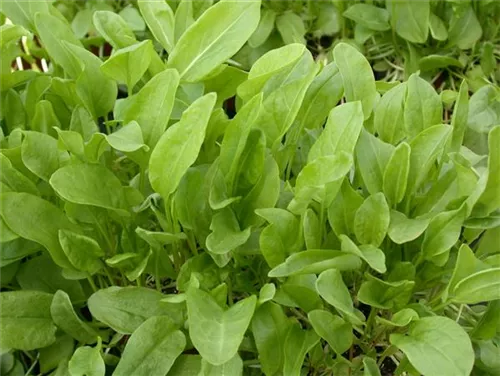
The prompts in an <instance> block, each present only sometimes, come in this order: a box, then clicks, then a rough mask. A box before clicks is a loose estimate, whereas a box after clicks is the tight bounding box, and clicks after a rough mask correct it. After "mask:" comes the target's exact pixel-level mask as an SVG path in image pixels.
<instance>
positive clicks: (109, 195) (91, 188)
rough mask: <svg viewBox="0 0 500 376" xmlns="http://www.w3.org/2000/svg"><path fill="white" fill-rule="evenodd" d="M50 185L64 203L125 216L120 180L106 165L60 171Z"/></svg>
mask: <svg viewBox="0 0 500 376" xmlns="http://www.w3.org/2000/svg"><path fill="white" fill-rule="evenodd" d="M50 185H51V186H52V188H54V190H55V191H56V192H57V193H58V194H59V195H60V196H61V197H62V198H64V199H65V200H67V201H69V202H72V203H74V204H82V205H91V206H97V207H100V208H105V209H111V210H117V211H119V212H123V211H124V210H125V209H126V202H125V197H124V190H123V188H122V185H121V182H120V180H119V179H118V178H117V177H116V176H115V175H114V174H113V173H112V172H111V171H110V170H108V169H107V168H106V167H104V166H103V165H94V164H79V165H68V166H65V167H63V168H60V169H59V170H57V171H56V172H55V173H54V174H53V175H52V177H51V178H50Z"/></svg>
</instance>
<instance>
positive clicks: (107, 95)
mask: <svg viewBox="0 0 500 376" xmlns="http://www.w3.org/2000/svg"><path fill="white" fill-rule="evenodd" d="M63 46H64V47H65V48H66V51H67V54H68V56H70V57H71V59H72V60H73V64H74V65H75V68H76V70H73V69H72V70H70V71H67V72H68V74H69V75H70V76H71V78H73V79H76V92H77V94H78V96H79V97H80V99H81V100H82V102H83V103H84V105H85V107H86V108H87V110H88V111H89V112H90V113H91V114H92V115H93V117H94V118H98V117H99V116H107V115H108V113H109V111H111V109H112V108H113V106H114V104H115V101H116V96H117V92H118V89H117V86H116V82H114V81H113V80H111V79H109V78H107V77H106V76H105V75H104V74H103V73H102V72H101V70H100V67H101V64H102V61H101V59H99V58H98V57H97V56H95V55H94V54H93V53H91V52H90V51H87V50H86V49H84V48H82V47H80V46H76V45H74V44H71V43H68V42H66V41H64V42H63ZM65 69H66V68H65Z"/></svg>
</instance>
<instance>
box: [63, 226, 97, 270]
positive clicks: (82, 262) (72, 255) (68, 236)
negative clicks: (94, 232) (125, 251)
mask: <svg viewBox="0 0 500 376" xmlns="http://www.w3.org/2000/svg"><path fill="white" fill-rule="evenodd" d="M59 242H60V243H61V247H62V249H63V251H64V253H65V254H66V256H67V257H68V259H69V261H70V262H71V264H73V266H74V267H75V269H77V270H80V271H82V272H86V273H89V274H90V275H93V274H95V273H97V272H98V271H99V270H100V269H101V268H102V267H103V263H102V261H101V260H100V259H99V257H103V256H104V252H103V251H102V249H101V247H100V246H99V244H98V243H97V242H96V241H95V240H94V239H92V238H89V237H88V236H85V235H80V234H77V233H74V232H72V231H68V230H59Z"/></svg>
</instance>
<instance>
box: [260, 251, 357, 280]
mask: <svg viewBox="0 0 500 376" xmlns="http://www.w3.org/2000/svg"><path fill="white" fill-rule="evenodd" d="M360 266H361V260H360V259H359V258H358V257H357V256H354V255H349V254H346V253H344V252H340V251H332V250H326V249H321V250H320V249H313V250H307V251H302V252H297V253H294V254H293V255H291V256H289V257H288V258H287V259H286V260H285V262H284V263H282V264H280V265H278V266H276V267H275V268H274V269H271V271H270V272H269V274H268V275H269V277H276V278H279V277H287V276H292V275H300V274H311V273H314V274H317V273H321V272H323V271H325V270H328V269H331V268H336V269H339V270H355V269H358V268H359V267H360Z"/></svg>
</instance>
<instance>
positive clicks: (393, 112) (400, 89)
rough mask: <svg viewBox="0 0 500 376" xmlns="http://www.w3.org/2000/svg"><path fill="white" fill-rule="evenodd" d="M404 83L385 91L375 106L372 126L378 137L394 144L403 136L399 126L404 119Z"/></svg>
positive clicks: (402, 130)
mask: <svg viewBox="0 0 500 376" xmlns="http://www.w3.org/2000/svg"><path fill="white" fill-rule="evenodd" d="M406 88H407V84H406V83H401V84H398V85H396V86H395V87H393V88H391V89H390V90H389V91H387V92H386V93H385V94H384V95H382V98H380V101H379V102H378V104H377V107H376V108H375V113H374V118H373V122H374V126H375V129H376V130H377V133H378V135H379V137H380V139H381V140H382V141H384V142H387V143H389V144H393V145H395V144H396V143H397V142H398V141H400V140H401V139H402V138H403V137H404V129H403V127H401V124H403V121H404V120H403V119H404V104H405V97H406Z"/></svg>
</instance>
